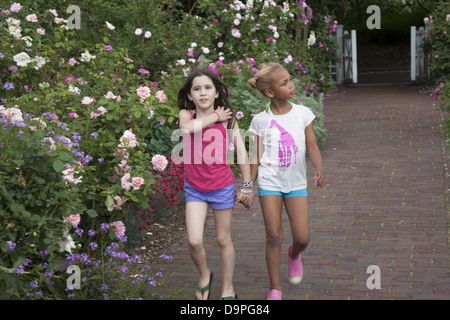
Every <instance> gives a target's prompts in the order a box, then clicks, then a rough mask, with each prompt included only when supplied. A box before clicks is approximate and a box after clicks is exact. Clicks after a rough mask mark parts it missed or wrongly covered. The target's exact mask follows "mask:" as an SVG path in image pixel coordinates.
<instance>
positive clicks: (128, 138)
mask: <svg viewBox="0 0 450 320" xmlns="http://www.w3.org/2000/svg"><path fill="white" fill-rule="evenodd" d="M136 145H137V141H136V136H135V135H134V134H133V133H132V132H131V129H130V130H125V132H124V133H123V136H122V137H121V138H120V144H119V148H127V147H130V148H134V147H136Z"/></svg>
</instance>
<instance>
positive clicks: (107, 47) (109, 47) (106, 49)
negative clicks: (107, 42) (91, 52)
mask: <svg viewBox="0 0 450 320" xmlns="http://www.w3.org/2000/svg"><path fill="white" fill-rule="evenodd" d="M103 50H105V51H111V50H112V47H111V46H104V48H103Z"/></svg>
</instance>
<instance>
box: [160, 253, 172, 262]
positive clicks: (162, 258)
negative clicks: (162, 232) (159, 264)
mask: <svg viewBox="0 0 450 320" xmlns="http://www.w3.org/2000/svg"><path fill="white" fill-rule="evenodd" d="M159 260H161V261H172V256H168V255H166V254H162V255H160V256H159Z"/></svg>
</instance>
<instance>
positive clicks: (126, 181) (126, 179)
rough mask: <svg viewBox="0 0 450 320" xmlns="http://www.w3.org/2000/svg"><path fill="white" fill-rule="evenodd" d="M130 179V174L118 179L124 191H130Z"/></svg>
mask: <svg viewBox="0 0 450 320" xmlns="http://www.w3.org/2000/svg"><path fill="white" fill-rule="evenodd" d="M130 178H131V176H130V174H129V173H125V174H124V175H123V177H122V178H121V179H120V182H121V185H122V188H124V189H125V190H126V191H130V187H131V182H130Z"/></svg>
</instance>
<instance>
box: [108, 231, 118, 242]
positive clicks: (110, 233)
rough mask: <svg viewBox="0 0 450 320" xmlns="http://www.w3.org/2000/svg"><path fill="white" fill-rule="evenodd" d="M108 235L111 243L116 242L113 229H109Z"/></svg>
mask: <svg viewBox="0 0 450 320" xmlns="http://www.w3.org/2000/svg"><path fill="white" fill-rule="evenodd" d="M108 235H109V238H110V239H111V241H114V239H115V238H116V233H115V232H114V230H113V229H109V232H108Z"/></svg>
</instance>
